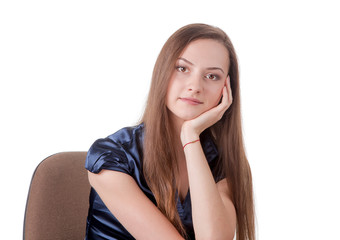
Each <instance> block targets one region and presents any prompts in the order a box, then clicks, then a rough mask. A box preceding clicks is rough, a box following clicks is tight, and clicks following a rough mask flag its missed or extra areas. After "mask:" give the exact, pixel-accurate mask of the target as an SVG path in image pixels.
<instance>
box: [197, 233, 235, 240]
mask: <svg viewBox="0 0 340 240" xmlns="http://www.w3.org/2000/svg"><path fill="white" fill-rule="evenodd" d="M234 237H235V232H226V231H222V232H219V233H216V232H211V233H206V234H204V235H199V236H196V239H197V240H233V239H234Z"/></svg>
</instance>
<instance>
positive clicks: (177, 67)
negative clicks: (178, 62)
mask: <svg viewBox="0 0 340 240" xmlns="http://www.w3.org/2000/svg"><path fill="white" fill-rule="evenodd" d="M176 69H177V71H178V72H187V71H188V69H187V68H186V67H182V66H176Z"/></svg>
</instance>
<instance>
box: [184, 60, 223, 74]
mask: <svg viewBox="0 0 340 240" xmlns="http://www.w3.org/2000/svg"><path fill="white" fill-rule="evenodd" d="M178 60H183V61H184V62H186V63H188V64H190V65H195V64H193V63H192V62H190V61H189V60H187V59H185V58H182V57H180V58H178ZM207 69H208V70H220V71H222V72H223V73H224V71H223V69H222V68H220V67H208V68H207Z"/></svg>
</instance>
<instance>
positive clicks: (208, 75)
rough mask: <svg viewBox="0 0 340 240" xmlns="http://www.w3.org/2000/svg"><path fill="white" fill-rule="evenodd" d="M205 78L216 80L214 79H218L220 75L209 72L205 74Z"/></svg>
mask: <svg viewBox="0 0 340 240" xmlns="http://www.w3.org/2000/svg"><path fill="white" fill-rule="evenodd" d="M205 78H207V79H209V80H213V81H216V80H219V79H220V77H219V76H218V75H215V74H211V73H209V74H207V75H205Z"/></svg>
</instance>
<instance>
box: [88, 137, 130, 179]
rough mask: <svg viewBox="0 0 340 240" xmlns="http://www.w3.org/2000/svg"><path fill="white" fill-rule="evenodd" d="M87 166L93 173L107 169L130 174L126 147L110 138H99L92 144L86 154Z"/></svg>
mask: <svg viewBox="0 0 340 240" xmlns="http://www.w3.org/2000/svg"><path fill="white" fill-rule="evenodd" d="M85 168H86V169H87V170H89V171H90V172H92V173H99V172H100V171H101V170H102V169H107V170H113V171H119V172H123V173H126V174H129V175H130V169H129V164H128V160H127V157H126V154H125V151H124V149H123V148H122V146H121V144H119V143H116V142H114V141H113V140H111V139H110V138H104V139H98V140H97V141H95V142H94V143H93V144H92V146H91V148H90V149H89V151H88V153H87V156H86V162H85Z"/></svg>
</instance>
